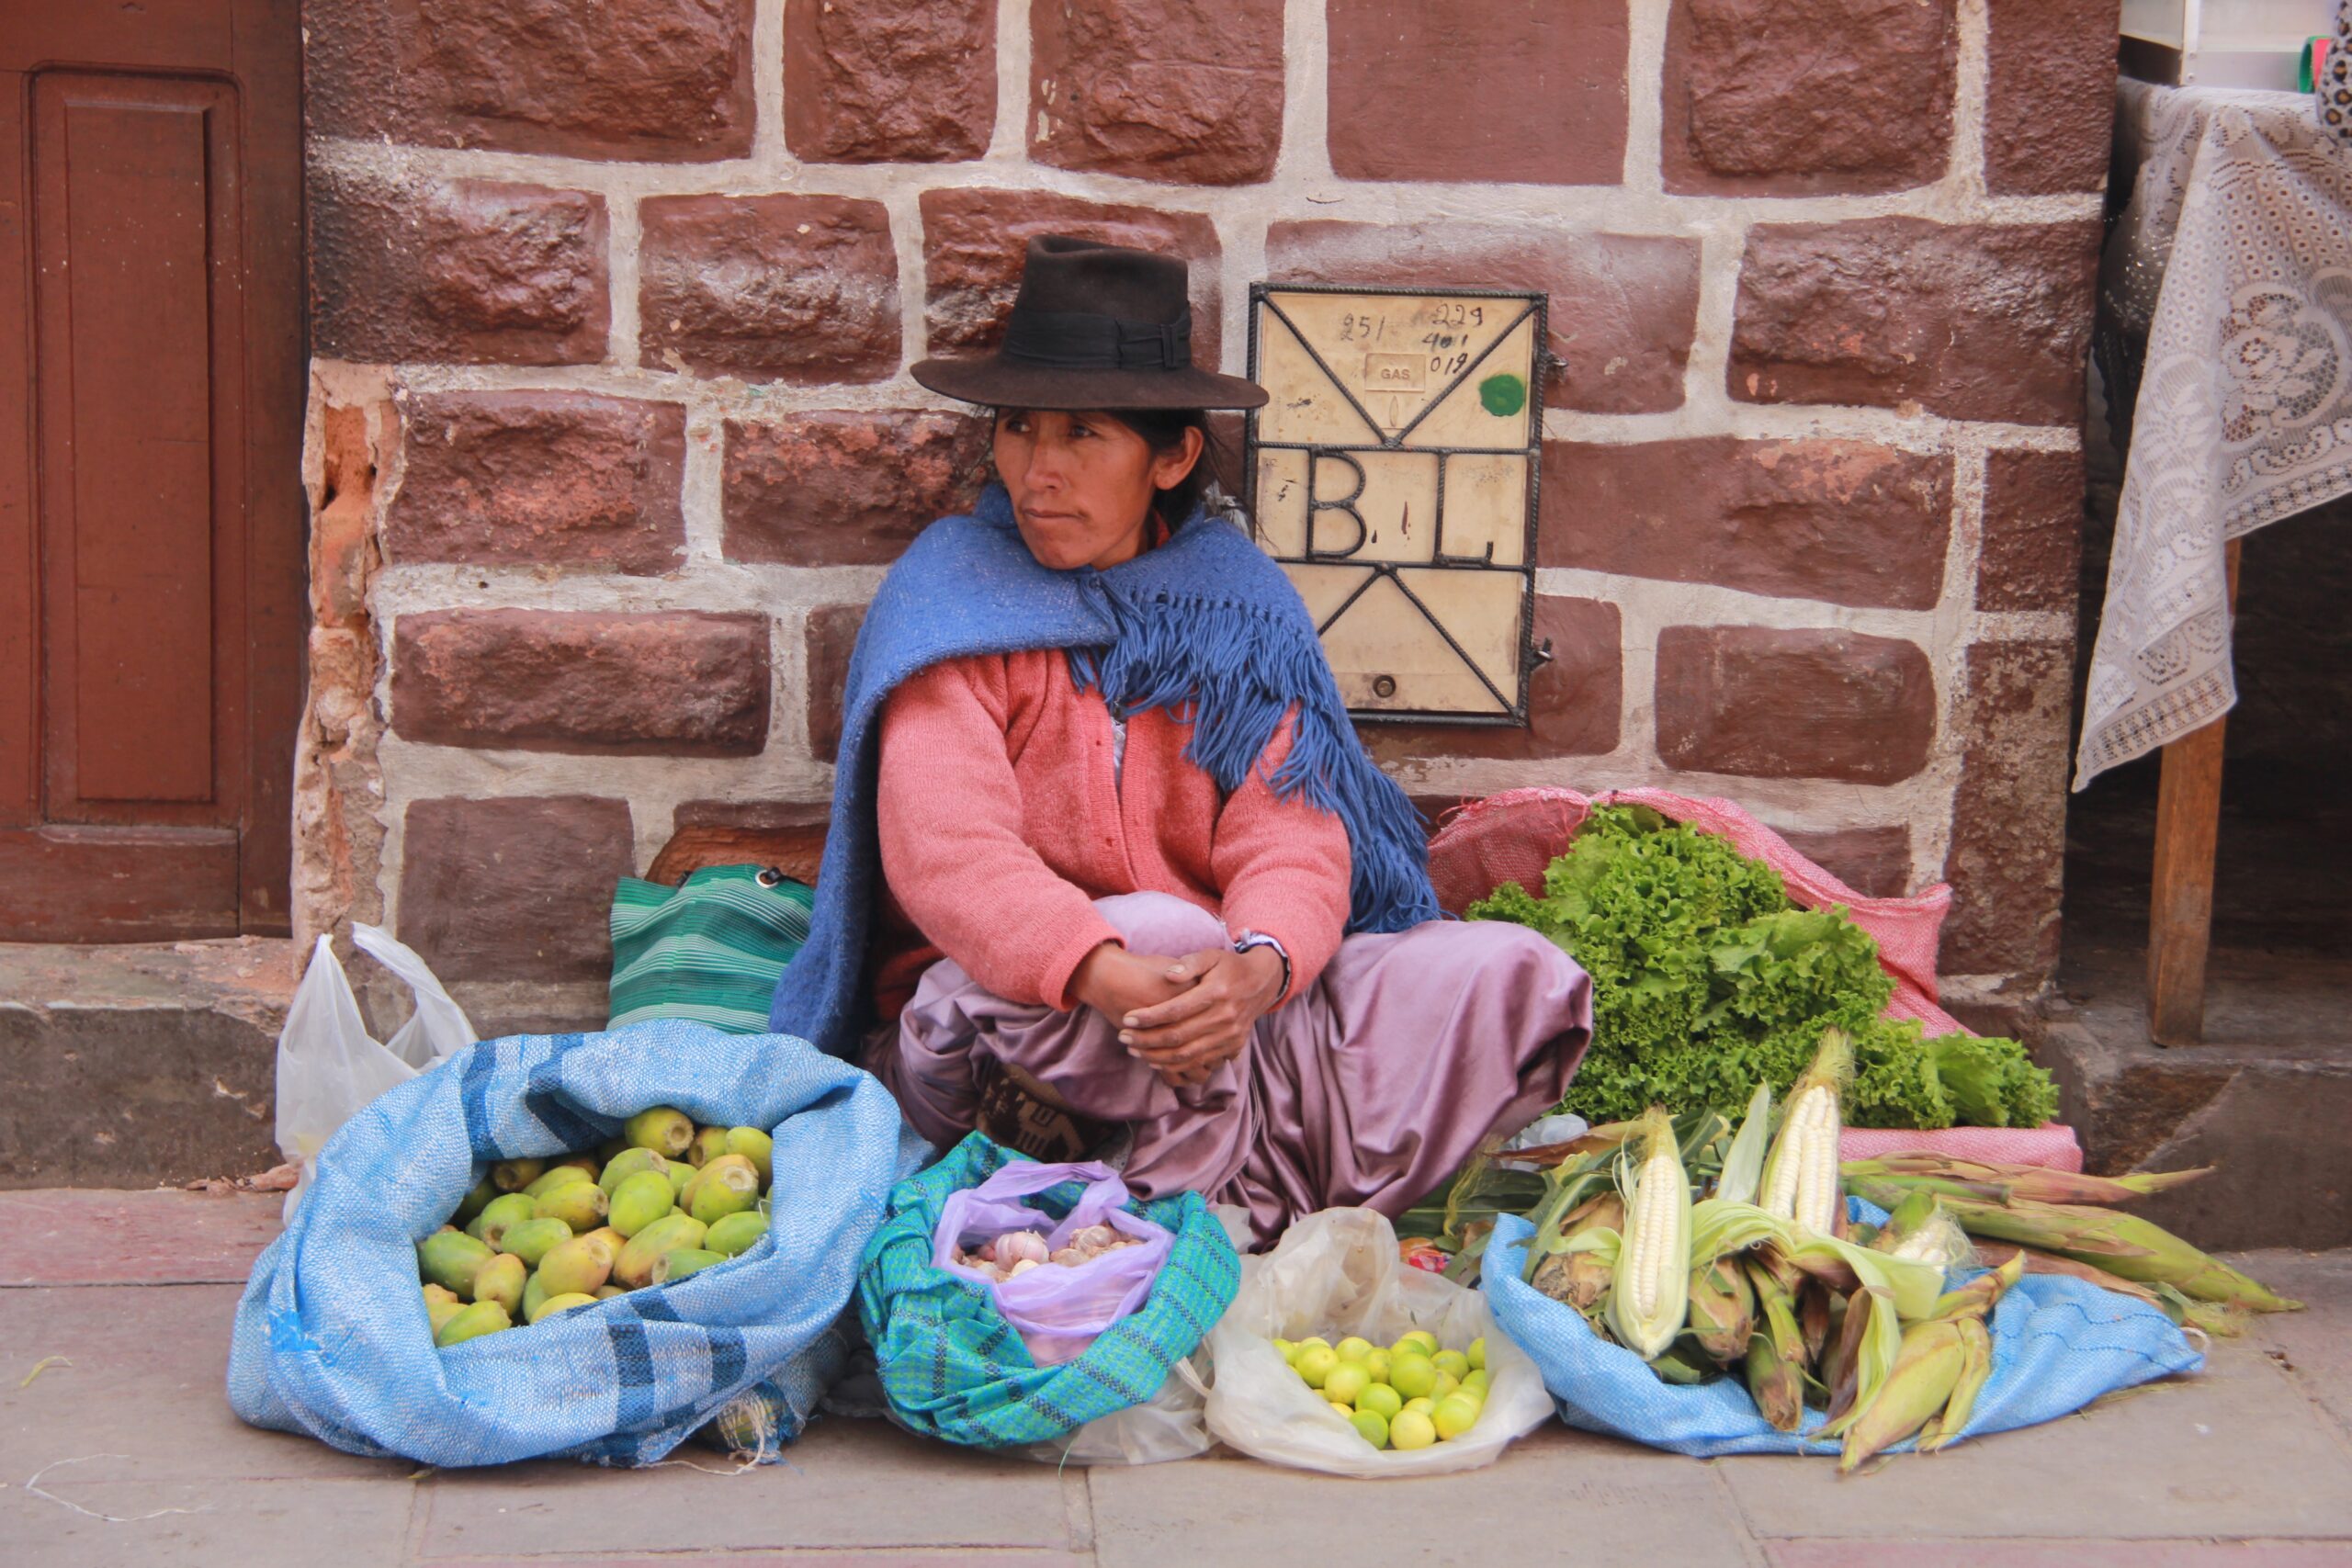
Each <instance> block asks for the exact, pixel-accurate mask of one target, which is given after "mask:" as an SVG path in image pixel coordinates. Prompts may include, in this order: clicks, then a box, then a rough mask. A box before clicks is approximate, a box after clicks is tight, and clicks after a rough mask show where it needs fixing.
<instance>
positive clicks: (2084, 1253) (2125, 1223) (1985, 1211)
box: [1855, 1178, 2302, 1312]
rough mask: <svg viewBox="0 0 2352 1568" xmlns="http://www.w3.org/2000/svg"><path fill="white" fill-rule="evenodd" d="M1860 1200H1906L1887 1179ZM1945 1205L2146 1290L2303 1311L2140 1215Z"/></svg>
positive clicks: (2055, 1206)
mask: <svg viewBox="0 0 2352 1568" xmlns="http://www.w3.org/2000/svg"><path fill="white" fill-rule="evenodd" d="M1855 1190H1856V1192H1857V1195H1858V1196H1860V1197H1861V1198H1864V1199H1866V1200H1868V1201H1871V1202H1873V1203H1879V1204H1880V1205H1881V1206H1882V1207H1884V1206H1885V1203H1884V1201H1883V1200H1886V1199H1889V1198H1892V1199H1893V1200H1894V1201H1896V1202H1900V1201H1902V1196H1903V1195H1902V1194H1900V1193H1898V1192H1897V1191H1896V1190H1894V1184H1892V1183H1890V1182H1889V1181H1888V1180H1887V1179H1884V1178H1866V1179H1862V1180H1861V1181H1860V1182H1859V1183H1857V1184H1855ZM1943 1202H1944V1206H1945V1208H1947V1209H1948V1210H1950V1211H1951V1215H1952V1217H1953V1218H1954V1219H1956V1220H1958V1221H1959V1222H1960V1223H1961V1225H1962V1228H1964V1229H1965V1230H1966V1231H1967V1232H1968V1234H1969V1235H1973V1236H1990V1237H1992V1238H1993V1239H1995V1240H1996V1241H2008V1242H2015V1243H2018V1245H2020V1246H2024V1247H2039V1248H2041V1250H2042V1251H2044V1252H2054V1253H2057V1254H2059V1255H2061V1256H2063V1257H2066V1258H2075V1259H2078V1260H2080V1261H2082V1262H2085V1263H2089V1264H2091V1265H2093V1266H2094V1267H2097V1268H2099V1269H2106V1270H2107V1271H2108V1272H2109V1273H2110V1274H2113V1275H2116V1276H2118V1277H2119V1278H2120V1279H2125V1280H2137V1281H2138V1282H2140V1283H2141V1284H2143V1285H2157V1284H2163V1285H2171V1286H2173V1287H2175V1288H2176V1289H2177V1290H2179V1291H2180V1292H2182V1293H2183V1294H2184V1295H2187V1296H2189V1297H2191V1298H2193V1299H2195V1300H2198V1301H2205V1302H2219V1303H2222V1304H2224V1305H2228V1306H2238V1307H2245V1308H2247V1309H2248V1310H2250V1311H2253V1312H2297V1311H2301V1308H2302V1303H2301V1302H2297V1301H2290V1300H2289V1299H2287V1298H2286V1297H2284V1296H2280V1295H2278V1294H2276V1293H2275V1292H2272V1291H2270V1290H2269V1289H2268V1288H2267V1287H2266V1286H2264V1285H2263V1284H2262V1283H2261V1282H2260V1281H2258V1280H2254V1279H2252V1278H2250V1277H2248V1276H2247V1275H2245V1274H2242V1273H2240V1272H2239V1271H2238V1270H2237V1269H2233V1268H2231V1267H2230V1266H2229V1265H2228V1264H2226V1263H2223V1262H2222V1261H2221V1260H2220V1259H2219V1258H2213V1257H2211V1256H2209V1255H2208V1254H2206V1253H2204V1252H2202V1251H2200V1250H2199V1249H2198V1248H2197V1247H2191V1246H2190V1245H2189V1244H2188V1242H2185V1241H2183V1240H2181V1238H2180V1237H2178V1236H2177V1235H2173V1234H2172V1233H2171V1232H2170V1231H2168V1230H2165V1228H2164V1227H2163V1226H2161V1225H2157V1224H2151V1223H2149V1222H2148V1221H2146V1220H2143V1219H2141V1218H2140V1217H2139V1216H2138V1215H2136V1214H2125V1213H2117V1212H2116V1211H2115V1210H2113V1209H2098V1208H2091V1207H2087V1206H2085V1205H2081V1204H2073V1203H2033V1202H2027V1201H2022V1200H2020V1201H2015V1202H2011V1203H1991V1202H1985V1201H1981V1200H1976V1199H1970V1198H1956V1197H1950V1196H1947V1197H1945V1198H1944V1200H1943Z"/></svg>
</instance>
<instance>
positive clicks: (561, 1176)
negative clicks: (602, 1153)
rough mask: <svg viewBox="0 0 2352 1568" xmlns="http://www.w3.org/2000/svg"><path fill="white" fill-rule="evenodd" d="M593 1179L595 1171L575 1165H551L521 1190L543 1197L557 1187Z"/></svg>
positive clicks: (536, 1196) (535, 1196) (533, 1195)
mask: <svg viewBox="0 0 2352 1568" xmlns="http://www.w3.org/2000/svg"><path fill="white" fill-rule="evenodd" d="M595 1179H596V1173H595V1172H594V1171H593V1170H583V1169H582V1168H580V1167H579V1166H576V1165H568V1164H567V1165H551V1166H549V1167H548V1168H547V1171H546V1173H545V1174H544V1175H542V1176H541V1177H540V1178H539V1179H537V1181H534V1182H532V1183H531V1184H530V1185H529V1186H528V1187H526V1188H524V1189H523V1190H524V1191H525V1192H526V1193H528V1194H529V1195H530V1196H532V1197H534V1198H544V1197H546V1196H547V1195H548V1193H550V1192H553V1191H555V1190H557V1189H559V1188H563V1187H570V1186H572V1185H574V1184H576V1183H578V1182H582V1181H594V1180H595Z"/></svg>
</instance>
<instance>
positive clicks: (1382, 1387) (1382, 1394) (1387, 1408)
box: [1356, 1382, 1405, 1421]
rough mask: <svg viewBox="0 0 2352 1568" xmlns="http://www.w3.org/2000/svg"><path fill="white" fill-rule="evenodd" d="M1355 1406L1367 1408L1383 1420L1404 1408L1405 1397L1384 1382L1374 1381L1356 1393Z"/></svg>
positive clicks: (1361, 1408)
mask: <svg viewBox="0 0 2352 1568" xmlns="http://www.w3.org/2000/svg"><path fill="white" fill-rule="evenodd" d="M1356 1408H1357V1409H1358V1410H1369V1411H1371V1412H1372V1413H1373V1414H1374V1416H1379V1417H1380V1418H1381V1419H1382V1420H1384V1421H1385V1420H1387V1419H1388V1418H1389V1417H1391V1416H1395V1415H1396V1414H1397V1412H1398V1411H1399V1410H1402V1409H1404V1408H1405V1398H1404V1396H1403V1395H1402V1394H1400V1393H1397V1391H1396V1390H1395V1389H1393V1388H1390V1387H1389V1386H1388V1385H1387V1384H1386V1383H1385V1382H1376V1383H1374V1384H1373V1385H1371V1386H1370V1387H1369V1388H1367V1389H1365V1390H1364V1391H1363V1393H1360V1394H1358V1395H1356Z"/></svg>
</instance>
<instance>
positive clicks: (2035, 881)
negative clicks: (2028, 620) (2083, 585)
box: [1936, 641, 2075, 988]
mask: <svg viewBox="0 0 2352 1568" xmlns="http://www.w3.org/2000/svg"><path fill="white" fill-rule="evenodd" d="M2074 669H2075V661H2074V648H2073V645H2072V644H2070V643H2066V642H2059V641H2048V642H1985V643H1978V644H1977V645H1976V646H1974V647H1973V648H1971V649H1969V650H1968V693H1967V698H1966V701H1965V702H1964V703H1963V704H1962V708H1961V713H1960V716H1959V718H1958V720H1957V722H1958V724H1959V727H1960V732H1961V734H1962V736H1964V737H1966V750H1964V751H1963V752H1962V757H1961V772H1960V789H1959V791H1958V793H1957V794H1956V795H1954V797H1953V800H1952V825H1951V850H1950V852H1948V853H1947V854H1946V856H1945V858H1944V880H1945V881H1947V882H1949V883H1951V886H1952V904H1951V913H1950V914H1949V915H1947V916H1946V917H1945V918H1944V932H1943V947H1942V951H1941V952H1940V953H1939V954H1938V956H1937V963H1936V967H1937V968H1938V969H1939V971H1941V972H1942V973H1944V974H1948V975H2006V976H2017V977H2018V978H2019V979H2020V980H2021V981H2022V983H2023V984H2024V985H2025V986H2026V987H2028V988H2031V987H2038V986H2039V985H2040V984H2041V982H2042V981H2044V980H2046V979H2048V978H2049V977H2050V975H2051V972H2052V970H2053V969H2055V968H2056V967H2057V964H2058V893H2059V886H2060V884H2061V882H2062V881H2063V880H2064V868H2065V859H2066V764H2067V755H2066V727H2067V716H2068V714H2069V712H2070V710H2071V705H2072V701H2073V694H2074V684H2073V682H2074Z"/></svg>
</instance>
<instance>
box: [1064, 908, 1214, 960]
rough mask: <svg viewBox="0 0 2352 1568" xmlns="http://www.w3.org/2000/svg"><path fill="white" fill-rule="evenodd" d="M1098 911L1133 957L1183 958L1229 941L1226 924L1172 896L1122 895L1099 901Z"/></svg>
mask: <svg viewBox="0 0 2352 1568" xmlns="http://www.w3.org/2000/svg"><path fill="white" fill-rule="evenodd" d="M1094 907H1095V908H1097V909H1099V910H1101V911H1102V912H1103V919H1106V920H1108V921H1110V922H1111V924H1112V925H1113V927H1114V928H1115V929H1116V930H1117V931H1118V933H1119V934H1120V935H1121V936H1122V937H1124V938H1125V939H1126V943H1127V951H1128V952H1130V953H1164V954H1166V955H1168V956H1170V957H1181V956H1182V955H1183V954H1185V953H1199V952H1202V951H1204V949H1207V948H1212V947H1223V946H1225V945H1226V943H1227V940H1228V939H1227V936H1226V931H1225V922H1224V921H1222V920H1220V919H1217V918H1216V916H1215V915H1212V914H1210V913H1209V912H1208V911H1207V910H1206V909H1204V908H1201V907H1200V906H1199V905H1198V904H1191V903H1187V902H1185V901H1184V900H1183V899H1182V898H1179V897H1176V896H1175V895H1174V894H1172V893H1121V894H1116V895H1114V896H1113V897H1108V898H1097V899H1096V900H1095V901H1094Z"/></svg>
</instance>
